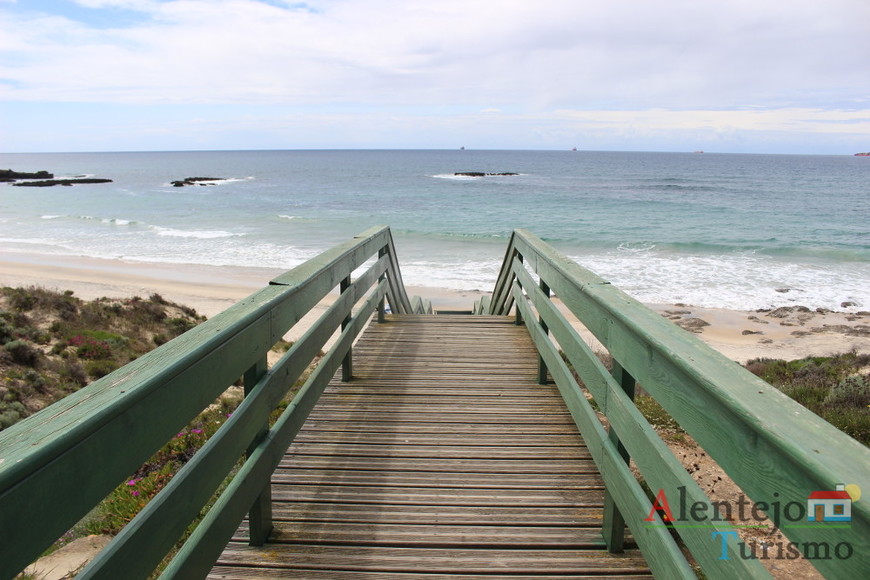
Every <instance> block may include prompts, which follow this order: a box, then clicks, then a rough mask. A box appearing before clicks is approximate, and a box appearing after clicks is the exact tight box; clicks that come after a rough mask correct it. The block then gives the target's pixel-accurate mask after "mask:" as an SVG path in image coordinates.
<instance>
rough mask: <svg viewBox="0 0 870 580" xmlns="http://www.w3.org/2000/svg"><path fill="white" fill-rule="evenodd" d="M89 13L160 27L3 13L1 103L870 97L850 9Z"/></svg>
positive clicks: (424, 5) (740, 6) (697, 6)
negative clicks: (838, 91)
mask: <svg viewBox="0 0 870 580" xmlns="http://www.w3.org/2000/svg"><path fill="white" fill-rule="evenodd" d="M79 3H80V4H82V5H84V6H88V7H91V8H95V9H96V8H109V7H120V8H128V9H135V10H142V11H146V12H147V13H148V17H143V19H142V21H141V22H140V23H139V24H137V25H133V26H128V27H125V28H116V29H106V28H94V27H89V26H88V24H87V23H85V22H74V21H70V20H68V19H66V18H61V17H56V16H54V17H53V16H50V15H26V14H23V13H21V12H20V11H19V12H16V13H12V14H11V15H9V14H7V16H6V17H5V18H4V22H3V25H2V26H3V28H4V29H5V30H4V36H8V38H7V40H6V41H4V46H3V48H4V54H3V61H4V62H5V63H6V65H5V66H3V67H2V75H0V76H2V77H3V78H7V79H13V80H14V81H16V85H15V88H14V90H13V89H11V88H9V87H7V88H5V89H4V90H3V96H4V97H5V98H7V99H8V98H17V99H33V100H40V99H42V100H54V99H62V98H66V99H70V100H86V101H100V100H122V101H130V102H167V101H169V102H173V101H174V102H203V103H207V102H251V103H312V102H323V101H326V102H365V103H376V104H394V105H395V104H413V105H417V104H419V105H429V104H439V103H453V104H459V103H463V104H468V105H469V106H475V107H478V106H481V105H487V104H492V103H495V104H496V106H503V103H505V104H507V103H514V104H520V105H521V106H523V107H526V108H530V109H535V108H548V107H558V106H562V107H566V106H574V107H576V106H581V107H583V106H592V107H598V108H600V107H606V106H614V107H615V108H621V107H625V106H626V105H638V104H640V105H643V106H659V107H669V106H682V107H689V106H695V107H698V106H700V107H709V106H717V105H719V106H736V105H738V104H740V103H741V102H742V101H744V99H747V98H750V99H752V100H753V101H761V102H779V103H781V104H791V105H794V104H798V103H801V102H803V101H805V100H806V99H807V98H813V97H814V96H816V95H815V94H814V93H817V92H818V91H819V89H821V88H831V87H841V88H842V89H843V91H844V92H849V91H861V90H864V91H865V92H864V93H863V94H864V96H867V95H868V92H870V91H868V90H867V89H868V88H870V77H868V76H867V75H866V67H865V66H864V60H863V59H864V58H865V57H866V54H867V53H868V51H870V33H868V32H870V31H868V24H867V23H868V22H870V19H867V20H863V21H861V20H860V17H861V16H862V14H865V15H868V16H870V13H868V9H867V8H866V7H865V4H864V3H863V2H859V1H852V0H835V1H833V2H825V3H819V2H809V1H796V2H791V3H789V5H788V6H787V7H784V6H783V5H782V3H781V2H776V1H767V2H765V1H764V0H754V1H752V2H747V1H745V0H740V1H736V2H735V1H729V2H727V3H725V2H707V3H697V2H684V1H682V0H675V1H672V2H666V3H664V4H662V3H660V2H654V3H651V2H647V1H639V0H634V1H630V2H620V3H613V2H610V1H609V0H606V1H605V0H597V1H592V2H582V3H567V2H563V1H561V0H559V1H556V0H539V1H538V2H536V3H530V2H527V1H522V2H518V1H507V2H464V1H463V2H459V1H456V0H443V1H441V2H436V3H433V2H419V1H414V0H411V1H403V2H393V1H386V0H380V1H378V0H372V1H369V2H355V1H353V2H352V1H349V0H336V1H334V2H328V3H327V2H321V3H312V5H313V7H314V8H316V9H317V10H318V12H317V13H314V12H311V11H309V10H308V9H303V10H300V9H291V8H282V7H280V6H278V5H276V4H275V3H264V2H256V1H253V0H216V1H209V2H205V1H202V0H175V1H168V2H153V1H148V0H79ZM286 4H287V6H290V5H292V4H293V3H289V2H288V3H286ZM16 62H23V63H26V64H27V66H15V64H16ZM844 63H850V64H844ZM802 92H803V93H806V94H805V95H804V94H801V93H802Z"/></svg>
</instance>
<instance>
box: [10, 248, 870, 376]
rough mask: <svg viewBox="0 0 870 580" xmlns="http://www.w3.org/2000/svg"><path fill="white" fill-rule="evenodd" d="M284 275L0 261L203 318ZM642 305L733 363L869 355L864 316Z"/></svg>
mask: <svg viewBox="0 0 870 580" xmlns="http://www.w3.org/2000/svg"><path fill="white" fill-rule="evenodd" d="M284 271H285V270H281V269H273V268H256V267H250V268H243V267H236V266H227V267H222V266H202V265H186V264H162V263H161V264H158V263H146V262H131V261H123V260H108V259H100V258H88V257H71V256H51V255H38V254H7V255H6V256H4V257H3V258H2V259H0V285H2V286H11V287H17V286H24V287H26V286H42V287H44V288H47V289H50V290H57V291H61V292H63V291H66V290H71V291H72V292H73V293H74V295H75V296H77V297H79V298H82V299H85V300H93V299H96V298H100V297H104V296H105V297H112V298H124V297H130V296H143V297H146V296H150V295H151V294H154V293H157V294H160V295H161V296H163V297H164V298H166V299H168V300H171V301H173V302H177V303H179V304H183V305H185V306H189V307H191V308H194V309H195V310H196V311H197V312H198V313H200V314H204V315H205V316H207V317H209V318H211V317H213V316H214V315H216V314H218V313H219V312H222V311H223V310H226V309H227V308H229V307H230V306H232V305H233V304H235V303H236V302H237V301H238V300H241V299H242V298H244V297H246V296H248V295H250V294H252V293H253V292H255V291H256V290H258V289H260V288H262V287H264V286H267V285H268V284H269V280H271V279H272V278H274V277H275V276H277V275H279V274H281V273H283V272H284ZM493 283H494V282H493ZM407 289H408V295H409V296H415V295H419V296H422V297H424V298H427V299H429V300H431V301H432V304H433V307H435V308H436V309H442V310H467V309H471V308H472V306H473V305H474V301H475V300H477V299H478V298H480V297H481V296H484V295H486V294H488V293H489V292H483V291H460V290H450V289H445V288H427V287H415V286H408V287H407ZM334 299H335V295H332V294H331V295H330V296H327V297H326V298H325V299H324V300H323V301H322V302H321V305H320V307H319V308H326V306H328V305H329V304H330V303H331V302H332V301H333V300H334ZM646 306H648V307H649V308H651V309H652V310H654V311H656V312H658V313H659V314H661V315H662V316H664V317H666V318H668V319H670V320H672V321H673V322H674V323H676V324H678V325H680V326H682V327H683V328H686V329H687V330H689V331H690V332H693V333H695V336H697V337H698V338H700V339H701V340H703V341H704V342H705V343H707V344H708V345H709V346H711V347H712V348H713V349H715V350H717V351H719V352H720V353H722V354H723V355H725V356H726V357H728V358H730V359H732V360H735V361H737V362H745V361H747V360H750V359H753V358H759V357H766V358H781V359H786V360H791V359H799V358H804V357H807V356H827V355H832V354H838V353H842V352H848V351H850V350H856V351H858V352H870V313H866V314H864V313H860V312H859V313H853V312H830V311H813V310H809V309H807V308H803V307H800V306H792V307H786V308H777V309H774V310H770V311H749V310H746V311H741V310H728V309H724V308H702V307H696V306H690V305H682V304H676V305H675V304H647V305H646ZM300 324H301V323H300ZM304 330H305V328H304V326H300V325H297V327H294V329H293V330H292V331H291V333H289V336H288V339H289V340H293V339H294V338H296V337H297V336H301V334H302V332H304ZM586 334H587V335H588V333H586Z"/></svg>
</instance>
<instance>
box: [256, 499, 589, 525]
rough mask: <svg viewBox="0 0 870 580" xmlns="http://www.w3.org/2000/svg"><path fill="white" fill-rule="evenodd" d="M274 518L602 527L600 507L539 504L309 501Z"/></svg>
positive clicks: (282, 507) (283, 506)
mask: <svg viewBox="0 0 870 580" xmlns="http://www.w3.org/2000/svg"><path fill="white" fill-rule="evenodd" d="M273 517H274V520H275V521H294V522H300V521H312V522H361V523H382V524H410V523H413V524H432V523H433V522H436V523H437V524H439V525H482V526H505V525H514V526H575V527H589V526H592V527H598V528H600V527H601V508H600V507H599V506H588V507H567V508H566V507H565V506H557V507H540V506H527V505H499V506H468V505H463V506H454V505H402V504H362V503H352V502H348V503H344V504H341V506H337V505H336V504H334V503H326V502H316V501H308V502H304V503H301V502H300V503H291V502H280V503H276V504H275V506H274V513H273Z"/></svg>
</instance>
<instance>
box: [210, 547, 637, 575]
mask: <svg viewBox="0 0 870 580" xmlns="http://www.w3.org/2000/svg"><path fill="white" fill-rule="evenodd" d="M258 557H259V558H258ZM257 559H259V560H260V561H261V562H267V564H266V566H267V567H268V568H273V569H294V568H295V569H306V570H309V569H314V570H317V569H320V570H336V571H363V570H373V571H384V572H414V573H418V574H424V573H441V574H449V573H463V574H470V573H477V574H492V573H493V572H498V573H505V574H531V573H535V572H543V573H549V574H576V573H577V572H578V569H582V570H583V571H585V572H586V573H592V572H594V573H597V574H607V573H611V574H612V573H626V574H638V573H644V572H646V571H647V568H646V563H645V562H644V560H643V557H641V556H640V554H639V553H638V552H637V551H635V550H630V551H626V552H625V553H624V554H620V555H614V554H608V553H606V552H603V551H600V550H575V549H554V550H540V549H502V550H493V549H467V548H466V549H458V548H457V549H440V548H391V547H370V546H365V547H355V546H352V547H348V546H318V545H306V544H269V545H268V546H267V547H264V548H262V549H258V548H252V547H249V546H247V545H245V544H240V543H235V542H233V543H231V544H229V545H228V546H227V550H226V551H225V552H224V553H223V555H222V556H221V558H220V560H219V561H218V565H227V564H239V565H251V563H252V562H253V561H256V560H257Z"/></svg>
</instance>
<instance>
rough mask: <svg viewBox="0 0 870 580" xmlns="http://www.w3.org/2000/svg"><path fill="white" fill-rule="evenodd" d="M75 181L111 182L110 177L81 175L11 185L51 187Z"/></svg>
mask: <svg viewBox="0 0 870 580" xmlns="http://www.w3.org/2000/svg"><path fill="white" fill-rule="evenodd" d="M77 183H112V180H111V179H101V178H98V177H83V178H78V179H45V180H41V181H19V182H16V183H13V184H12V185H14V186H16V187H52V186H54V185H66V186H70V185H75V184H77Z"/></svg>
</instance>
